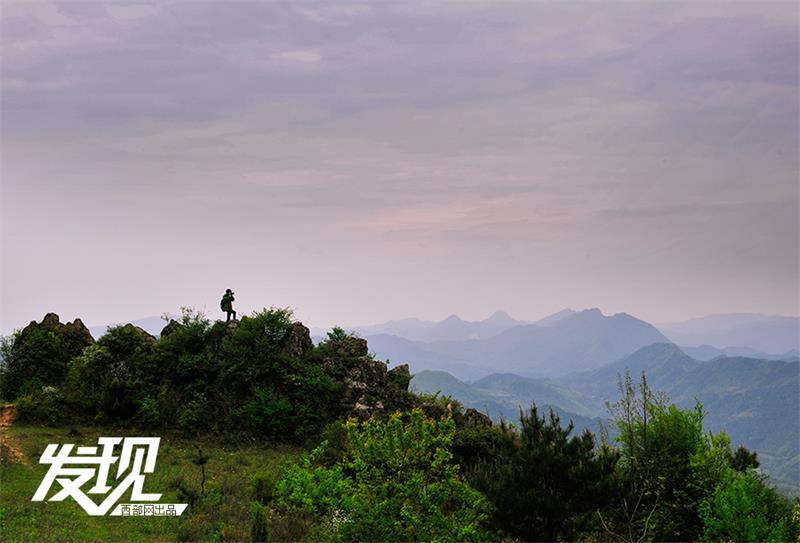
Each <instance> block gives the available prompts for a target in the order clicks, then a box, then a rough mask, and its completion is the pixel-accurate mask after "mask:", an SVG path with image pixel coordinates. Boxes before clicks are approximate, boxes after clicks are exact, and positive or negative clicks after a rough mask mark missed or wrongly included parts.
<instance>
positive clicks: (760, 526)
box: [700, 472, 791, 542]
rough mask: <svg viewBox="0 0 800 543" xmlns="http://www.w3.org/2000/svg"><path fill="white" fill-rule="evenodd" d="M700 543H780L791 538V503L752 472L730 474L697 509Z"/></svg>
mask: <svg viewBox="0 0 800 543" xmlns="http://www.w3.org/2000/svg"><path fill="white" fill-rule="evenodd" d="M700 516H701V517H702V520H703V534H702V537H703V540H704V541H752V542H783V541H789V540H790V539H791V534H790V519H791V504H790V503H789V501H788V499H786V498H784V497H783V496H781V495H780V494H778V493H777V492H776V491H775V490H773V489H772V488H769V487H768V486H766V485H765V484H764V483H763V482H762V481H761V480H760V479H759V478H758V476H756V475H755V474H754V473H752V472H750V473H745V474H740V473H734V472H731V473H730V474H729V477H728V478H727V479H726V481H725V482H724V483H723V484H722V485H720V486H719V487H718V488H717V490H716V492H714V495H713V497H712V498H711V499H710V500H708V501H707V502H705V503H704V504H703V505H702V506H701V507H700Z"/></svg>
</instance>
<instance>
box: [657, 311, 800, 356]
mask: <svg viewBox="0 0 800 543" xmlns="http://www.w3.org/2000/svg"><path fill="white" fill-rule="evenodd" d="M658 328H659V329H660V330H661V331H662V332H664V333H665V334H666V335H667V337H669V338H670V340H672V341H674V342H675V343H678V344H680V345H688V346H691V347H696V346H700V345H711V346H713V347H717V348H726V347H728V348H731V347H733V348H737V347H738V348H742V347H744V348H748V349H751V350H754V351H758V352H761V353H786V352H788V351H792V350H795V349H797V348H798V347H799V346H800V318H798V317H786V316H780V315H758V314H752V313H729V314H720V315H709V316H707V317H701V318H696V319H690V320H687V321H683V322H673V323H665V324H659V325H658ZM736 354H755V353H753V352H751V353H742V352H739V353H736Z"/></svg>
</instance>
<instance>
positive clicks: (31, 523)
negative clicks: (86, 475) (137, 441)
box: [0, 425, 301, 542]
mask: <svg viewBox="0 0 800 543" xmlns="http://www.w3.org/2000/svg"><path fill="white" fill-rule="evenodd" d="M120 435H126V434H125V433H124V432H121V431H120V430H109V429H102V428H78V429H77V432H75V431H72V432H70V430H69V429H66V428H46V427H39V426H22V425H14V426H13V427H11V428H10V429H7V430H5V429H4V430H3V431H2V433H0V439H2V445H3V446H2V447H0V449H3V450H2V451H0V453H2V454H0V457H2V458H0V534H2V540H3V541H8V542H16V541H36V542H47V541H54V542H55V541H58V542H61V541H212V540H214V541H247V540H249V538H250V510H251V504H252V502H253V500H254V486H253V478H254V476H256V475H257V474H265V473H267V474H268V473H270V472H272V473H274V472H278V471H280V469H281V466H282V465H284V463H285V462H287V461H291V460H292V459H294V458H296V457H297V456H298V455H299V454H300V452H301V450H300V449H297V448H292V447H287V446H269V445H264V446H259V445H258V444H252V445H233V444H230V443H226V442H220V441H214V440H211V439H205V438H201V439H199V440H188V439H181V438H170V437H162V440H161V446H160V448H159V454H158V461H157V463H156V470H155V473H152V474H148V475H147V482H146V484H145V488H144V490H145V492H160V493H162V497H161V501H162V502H165V503H190V505H189V508H187V510H186V511H185V512H184V514H183V515H182V516H181V517H177V518H176V517H136V518H133V517H110V516H106V517H92V516H89V515H87V514H86V513H85V512H84V511H83V509H81V508H80V507H79V506H78V505H77V504H76V503H75V502H74V501H72V500H71V499H70V498H68V499H67V500H65V501H62V502H48V501H44V502H32V501H31V497H32V496H33V494H34V492H36V489H37V487H38V486H39V483H40V482H41V480H42V478H43V477H44V475H45V473H46V472H47V468H48V466H46V465H41V464H39V463H38V460H39V457H40V455H41V454H42V452H43V451H44V449H45V447H46V446H47V445H48V444H49V443H75V444H76V445H79V446H80V445H96V444H97V437H98V436H120ZM128 435H145V434H141V433H138V432H133V433H131V434H128ZM195 444H197V445H200V447H201V448H202V450H203V453H204V454H205V455H206V456H208V463H207V464H206V466H205V471H206V483H205V491H204V492H201V485H200V482H201V471H200V468H199V467H198V466H197V465H196V464H195V463H193V462H192V459H193V458H196V457H197V450H196V448H195ZM9 446H10V447H13V448H15V449H17V450H18V451H20V452H22V454H23V455H24V459H23V461H22V462H20V461H19V460H18V459H13V458H10V455H9V454H8V447H9ZM113 469H115V468H113V467H112V472H111V473H112V476H113V473H114V471H113ZM56 488H60V487H59V485H58V483H55V484H54V488H53V489H52V490H51V493H50V494H49V496H52V494H53V492H54V491H55V490H56ZM88 488H89V485H88V484H87V485H86V486H85V487H84V489H88ZM49 496H48V497H49ZM100 498H101V497H97V496H95V497H94V499H95V500H97V501H99V499H100ZM121 501H122V502H126V501H130V499H129V496H125V497H123V499H122V500H121Z"/></svg>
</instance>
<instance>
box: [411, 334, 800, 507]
mask: <svg viewBox="0 0 800 543" xmlns="http://www.w3.org/2000/svg"><path fill="white" fill-rule="evenodd" d="M626 369H627V370H628V371H630V373H631V375H632V377H634V379H637V380H638V378H639V376H640V375H641V372H642V371H644V372H646V375H647V377H648V382H649V383H650V386H651V388H652V389H653V390H657V391H662V392H665V393H667V395H668V396H669V398H670V401H673V402H675V403H676V404H678V405H680V406H682V407H692V406H693V405H694V403H695V401H696V400H699V401H700V402H701V403H702V404H703V407H704V409H705V411H706V412H707V415H706V420H705V424H706V428H707V429H709V430H712V431H714V432H719V431H725V432H726V433H727V434H728V435H729V436H730V437H731V439H732V441H733V444H734V446H737V445H738V444H744V445H745V446H747V447H748V448H750V449H752V450H756V451H757V452H758V453H759V458H760V459H761V462H762V466H763V467H764V469H765V471H766V472H767V473H769V474H770V476H771V477H772V478H773V480H774V482H775V483H776V484H778V485H779V487H780V488H781V489H782V490H783V491H785V492H788V493H791V494H795V495H797V494H798V493H800V472H798V470H800V420H798V419H800V396H799V395H798V387H799V386H800V363H798V362H796V361H794V362H786V361H781V360H761V359H754V358H746V357H718V358H715V359H713V360H711V361H707V362H701V361H698V360H695V359H693V358H692V357H690V356H688V355H687V354H686V353H684V352H683V351H681V350H680V348H678V347H677V346H676V345H674V344H672V343H657V344H653V345H648V346H646V347H644V348H642V349H639V350H637V351H636V352H634V353H632V354H630V355H628V356H625V357H623V358H621V359H619V360H617V361H614V362H612V363H609V364H605V365H603V366H602V367H599V368H596V369H593V370H590V371H584V372H578V373H573V374H570V375H565V376H561V377H559V378H557V379H531V378H526V377H523V376H519V375H511V374H493V375H489V376H486V377H484V378H482V379H479V380H475V381H468V382H467V381H461V380H459V379H456V378H455V377H453V376H452V375H450V374H448V373H445V372H432V371H422V372H420V373H417V374H416V375H415V376H414V378H413V380H412V382H411V383H412V387H414V388H415V389H416V390H419V391H422V392H430V393H435V392H437V391H440V392H441V393H442V394H446V395H450V396H452V397H453V398H455V399H457V400H459V401H461V402H462V403H464V405H466V406H468V407H474V408H476V409H478V410H481V411H483V412H485V413H487V414H488V415H489V416H491V417H493V418H495V419H498V418H501V417H502V418H505V419H507V420H516V418H517V416H518V413H519V409H520V408H528V407H529V406H530V403H531V401H534V400H535V401H536V403H537V405H539V406H554V407H556V408H557V410H558V412H559V413H560V415H561V416H562V421H565V420H567V419H570V418H571V419H573V421H574V422H575V427H576V429H577V430H579V431H580V430H581V429H582V428H589V429H591V430H593V431H596V430H597V429H598V428H599V426H600V423H601V422H602V421H603V420H604V419H606V417H607V415H608V413H607V410H606V408H605V402H614V401H616V400H617V399H619V397H620V392H619V389H618V386H617V382H618V375H621V374H624V372H625V370H626ZM778 421H779V422H778Z"/></svg>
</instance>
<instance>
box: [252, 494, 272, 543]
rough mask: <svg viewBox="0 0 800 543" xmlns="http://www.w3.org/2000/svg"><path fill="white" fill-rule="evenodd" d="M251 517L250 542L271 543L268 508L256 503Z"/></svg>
mask: <svg viewBox="0 0 800 543" xmlns="http://www.w3.org/2000/svg"><path fill="white" fill-rule="evenodd" d="M250 515H251V520H250V540H251V541H253V542H254V543H261V542H266V541H269V521H268V520H267V510H266V508H264V506H263V505H261V504H260V503H258V502H255V503H253V507H252V509H251V514H250Z"/></svg>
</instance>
